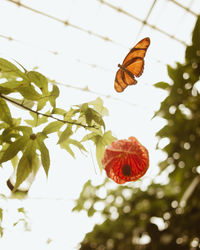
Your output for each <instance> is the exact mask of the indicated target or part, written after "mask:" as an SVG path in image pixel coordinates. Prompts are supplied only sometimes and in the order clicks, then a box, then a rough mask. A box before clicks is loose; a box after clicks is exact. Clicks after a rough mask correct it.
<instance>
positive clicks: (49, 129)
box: [42, 121, 64, 134]
mask: <svg viewBox="0 0 200 250" xmlns="http://www.w3.org/2000/svg"><path fill="white" fill-rule="evenodd" d="M63 125H64V123H63V122H59V121H55V122H51V123H49V124H48V125H47V126H46V127H45V128H44V129H43V131H42V132H43V133H45V134H51V133H55V132H58V131H59V129H60V128H61V127H62V126H63Z"/></svg>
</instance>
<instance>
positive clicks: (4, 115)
mask: <svg viewBox="0 0 200 250" xmlns="http://www.w3.org/2000/svg"><path fill="white" fill-rule="evenodd" d="M0 110H1V112H0V119H1V120H2V121H4V122H6V123H8V124H9V125H12V117H11V113H10V109H9V107H8V105H7V103H6V102H5V101H4V100H3V99H2V98H1V97H0Z"/></svg>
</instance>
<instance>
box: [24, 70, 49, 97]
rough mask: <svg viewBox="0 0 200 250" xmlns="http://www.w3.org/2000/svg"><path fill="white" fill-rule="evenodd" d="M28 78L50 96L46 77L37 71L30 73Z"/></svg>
mask: <svg viewBox="0 0 200 250" xmlns="http://www.w3.org/2000/svg"><path fill="white" fill-rule="evenodd" d="M27 76H28V78H29V79H30V81H31V82H33V83H34V84H35V85H36V86H37V87H38V88H40V90H41V91H42V93H44V94H48V81H47V78H46V77H45V76H43V75H42V74H41V73H39V72H36V71H29V72H28V73H27Z"/></svg>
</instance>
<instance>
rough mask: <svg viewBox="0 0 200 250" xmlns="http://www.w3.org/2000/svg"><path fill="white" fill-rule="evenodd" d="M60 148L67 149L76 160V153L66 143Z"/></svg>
mask: <svg viewBox="0 0 200 250" xmlns="http://www.w3.org/2000/svg"><path fill="white" fill-rule="evenodd" d="M60 147H61V148H63V149H65V150H66V151H67V152H68V153H69V154H70V155H71V156H72V157H73V158H75V155H74V152H73V151H72V149H71V148H70V146H69V144H68V143H67V142H66V141H65V142H64V143H61V144H60Z"/></svg>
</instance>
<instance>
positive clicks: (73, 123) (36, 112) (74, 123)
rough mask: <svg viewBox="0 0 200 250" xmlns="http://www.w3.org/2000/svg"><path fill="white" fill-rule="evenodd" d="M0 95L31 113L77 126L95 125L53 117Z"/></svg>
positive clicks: (87, 126) (0, 95)
mask: <svg viewBox="0 0 200 250" xmlns="http://www.w3.org/2000/svg"><path fill="white" fill-rule="evenodd" d="M0 97H1V98H2V99H4V100H6V101H9V102H11V103H13V104H15V105H17V106H20V107H22V108H24V109H26V110H29V111H30V112H33V113H35V114H37V115H42V116H46V117H48V118H52V119H54V120H57V121H59V122H63V123H68V124H72V125H77V126H81V127H83V128H96V127H95V126H89V125H83V124H81V123H77V122H70V121H66V120H62V119H59V118H56V117H54V116H52V115H47V114H44V113H41V112H39V111H36V110H33V109H31V108H29V107H27V106H24V105H23V104H21V103H18V102H15V101H14V100H12V99H10V98H8V97H6V96H4V95H2V94H0Z"/></svg>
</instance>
